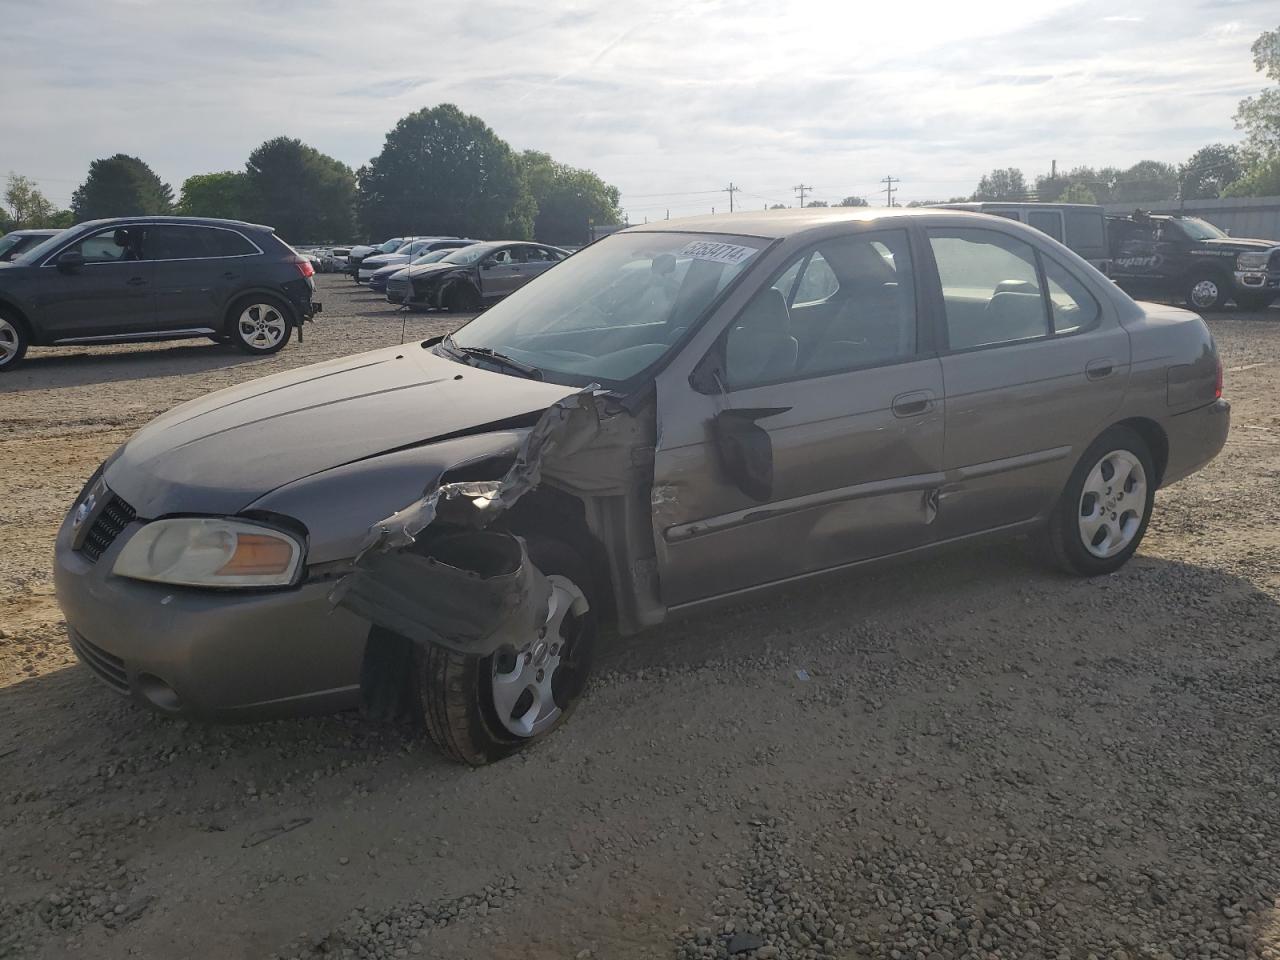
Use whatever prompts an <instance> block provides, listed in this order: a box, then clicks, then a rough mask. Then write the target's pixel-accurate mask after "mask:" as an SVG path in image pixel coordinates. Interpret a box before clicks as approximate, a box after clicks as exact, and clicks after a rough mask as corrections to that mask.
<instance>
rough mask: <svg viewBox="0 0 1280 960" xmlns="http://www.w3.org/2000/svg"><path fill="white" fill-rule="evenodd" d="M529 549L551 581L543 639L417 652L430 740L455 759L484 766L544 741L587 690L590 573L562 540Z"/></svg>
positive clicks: (594, 626)
mask: <svg viewBox="0 0 1280 960" xmlns="http://www.w3.org/2000/svg"><path fill="white" fill-rule="evenodd" d="M527 547H528V553H529V559H530V560H532V561H533V563H534V564H535V565H536V566H537V567H538V569H539V570H541V571H542V572H543V573H544V574H545V575H546V576H547V579H548V580H550V581H551V586H552V597H551V604H550V609H549V611H548V618H547V627H546V630H545V635H542V634H540V635H539V636H534V637H529V638H528V640H527V641H526V643H525V644H523V645H522V647H521V648H520V649H519V650H513V649H511V648H506V649H504V650H499V651H497V652H496V653H494V654H493V655H492V656H488V657H477V656H471V655H467V654H461V653H455V652H454V651H452V650H447V649H445V648H444V647H439V646H435V645H428V646H418V647H416V648H415V651H414V689H415V700H416V701H417V705H418V706H419V707H420V709H421V712H422V717H423V720H424V722H425V726H426V728H427V733H428V735H430V737H431V739H432V741H433V742H434V743H435V745H436V746H437V747H439V748H440V751H441V752H442V753H443V754H444V755H445V756H446V757H448V758H449V759H451V760H456V761H459V762H461V763H466V764H470V765H471V766H482V765H484V764H486V763H492V762H493V761H495V760H501V759H502V758H503V757H507V756H510V755H511V754H513V753H516V752H517V751H519V750H522V749H524V748H525V747H527V746H529V745H531V744H533V743H535V742H537V741H539V740H542V739H543V738H545V737H547V736H548V735H549V734H550V733H551V732H552V731H554V730H555V729H557V728H558V727H559V726H560V725H561V724H563V723H564V721H565V720H567V719H568V717H569V715H570V714H571V713H572V712H573V710H574V708H575V707H576V706H577V703H578V700H579V698H580V697H581V695H582V692H583V690H584V689H585V687H586V681H587V677H588V675H589V674H590V671H591V660H592V655H593V653H594V648H595V641H596V634H597V631H598V621H597V610H598V609H599V607H598V604H597V603H596V598H595V596H594V594H595V591H594V589H593V587H592V580H591V574H590V570H589V568H588V567H587V565H586V563H585V562H584V561H583V559H582V557H581V556H580V555H579V554H578V553H577V552H576V551H575V550H574V549H573V548H572V547H570V546H569V545H568V544H566V543H564V542H563V541H560V540H553V539H549V538H542V537H535V538H529V539H528V541H527Z"/></svg>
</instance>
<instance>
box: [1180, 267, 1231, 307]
mask: <svg viewBox="0 0 1280 960" xmlns="http://www.w3.org/2000/svg"><path fill="white" fill-rule="evenodd" d="M1228 292H1229V288H1228V287H1227V285H1226V284H1225V283H1223V281H1222V277H1220V276H1219V275H1218V274H1216V273H1197V274H1195V275H1193V276H1192V277H1191V279H1190V280H1189V281H1187V286H1186V291H1185V293H1184V294H1183V297H1184V299H1185V300H1186V302H1187V306H1188V307H1190V308H1191V309H1192V310H1221V309H1222V308H1223V307H1224V306H1225V305H1226V302H1227V294H1228Z"/></svg>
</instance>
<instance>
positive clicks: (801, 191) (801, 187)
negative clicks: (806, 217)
mask: <svg viewBox="0 0 1280 960" xmlns="http://www.w3.org/2000/svg"><path fill="white" fill-rule="evenodd" d="M791 189H792V190H794V191H795V192H796V196H797V197H799V198H800V207H801V208H802V209H803V207H804V195H805V194H806V193H810V192H812V190H813V187H812V186H806V185H805V184H803V183H799V184H796V185H795V186H794V187H792V188H791Z"/></svg>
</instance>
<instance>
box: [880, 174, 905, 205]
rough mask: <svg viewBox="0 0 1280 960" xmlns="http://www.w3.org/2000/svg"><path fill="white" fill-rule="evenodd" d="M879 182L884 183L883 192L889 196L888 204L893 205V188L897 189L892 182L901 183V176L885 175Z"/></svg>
mask: <svg viewBox="0 0 1280 960" xmlns="http://www.w3.org/2000/svg"><path fill="white" fill-rule="evenodd" d="M880 182H881V183H883V184H884V192H885V195H886V196H888V198H889V206H891V207H892V206H893V193H894V190H896V189H897V188H896V187H894V184H895V183H901V182H902V180H901V178H899V177H885V178H884V179H883V180H881V181H880Z"/></svg>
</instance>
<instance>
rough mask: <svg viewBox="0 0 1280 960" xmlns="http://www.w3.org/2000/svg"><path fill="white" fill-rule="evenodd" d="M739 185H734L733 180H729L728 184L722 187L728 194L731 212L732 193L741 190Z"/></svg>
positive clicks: (731, 211) (731, 210)
mask: <svg viewBox="0 0 1280 960" xmlns="http://www.w3.org/2000/svg"><path fill="white" fill-rule="evenodd" d="M741 189H742V188H741V187H735V186H734V185H733V181H732V180H730V181H729V185H728V186H727V187H725V188H724V192H725V193H727V194H729V212H730V213H733V195H734V194H735V193H737V192H738V191H739V190H741Z"/></svg>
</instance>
